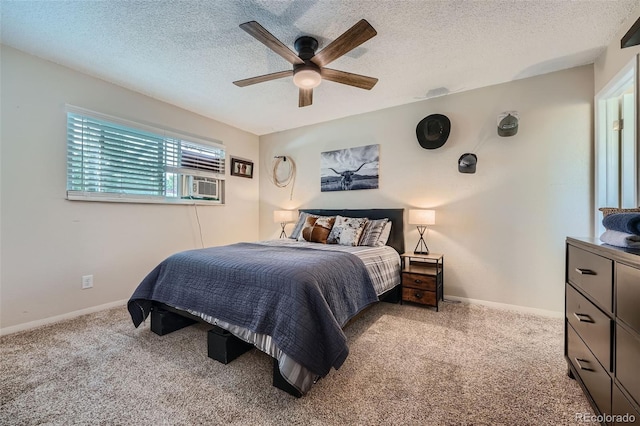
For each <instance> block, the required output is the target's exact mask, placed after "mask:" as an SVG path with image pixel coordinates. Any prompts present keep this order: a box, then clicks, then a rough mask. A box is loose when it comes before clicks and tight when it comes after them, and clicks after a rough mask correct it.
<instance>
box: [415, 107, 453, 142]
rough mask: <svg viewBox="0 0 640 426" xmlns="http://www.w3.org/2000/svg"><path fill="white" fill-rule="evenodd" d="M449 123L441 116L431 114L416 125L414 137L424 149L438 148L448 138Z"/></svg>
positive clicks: (446, 118) (447, 119)
mask: <svg viewBox="0 0 640 426" xmlns="http://www.w3.org/2000/svg"><path fill="white" fill-rule="evenodd" d="M449 133H451V121H450V120H449V118H448V117H447V116H445V115H442V114H431V115H429V116H427V117H425V118H423V119H422V120H420V122H419V123H418V126H417V127H416V137H417V138H418V143H419V144H420V146H421V147H423V148H424V149H436V148H440V147H441V146H442V145H444V143H445V142H446V141H447V138H449Z"/></svg>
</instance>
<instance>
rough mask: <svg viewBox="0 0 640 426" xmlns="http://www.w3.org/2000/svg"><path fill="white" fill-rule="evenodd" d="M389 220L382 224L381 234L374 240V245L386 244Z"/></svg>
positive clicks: (389, 233) (389, 228)
mask: <svg viewBox="0 0 640 426" xmlns="http://www.w3.org/2000/svg"><path fill="white" fill-rule="evenodd" d="M391 225H392V223H391V221H388V222H387V223H385V224H384V229H383V230H382V234H380V238H378V241H377V242H376V244H375V245H376V247H381V246H386V245H387V241H389V235H391Z"/></svg>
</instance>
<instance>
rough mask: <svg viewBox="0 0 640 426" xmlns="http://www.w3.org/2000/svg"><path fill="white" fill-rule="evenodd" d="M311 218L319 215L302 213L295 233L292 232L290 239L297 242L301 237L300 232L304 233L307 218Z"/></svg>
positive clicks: (294, 228) (294, 229)
mask: <svg viewBox="0 0 640 426" xmlns="http://www.w3.org/2000/svg"><path fill="white" fill-rule="evenodd" d="M309 216H313V217H318V216H317V215H311V214H309V213H305V212H300V215H299V216H298V221H297V222H296V225H295V226H294V227H293V231H291V235H289V238H292V239H294V240H297V239H298V237H300V232H302V228H303V227H304V224H305V223H306V220H307V217H309Z"/></svg>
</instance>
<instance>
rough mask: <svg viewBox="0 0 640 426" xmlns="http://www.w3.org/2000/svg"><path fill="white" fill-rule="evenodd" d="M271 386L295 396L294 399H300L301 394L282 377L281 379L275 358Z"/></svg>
mask: <svg viewBox="0 0 640 426" xmlns="http://www.w3.org/2000/svg"><path fill="white" fill-rule="evenodd" d="M273 386H275V387H277V388H278V389H280V390H283V391H285V392H286V393H288V394H290V395H293V396H295V397H296V398H300V397H301V396H302V392H300V391H299V390H298V389H296V388H295V387H293V386H291V384H290V383H289V382H287V380H286V379H285V378H284V377H282V374H281V373H280V366H279V365H278V360H277V359H275V358H274V359H273Z"/></svg>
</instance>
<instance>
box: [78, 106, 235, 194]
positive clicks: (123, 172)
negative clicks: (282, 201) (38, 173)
mask: <svg viewBox="0 0 640 426" xmlns="http://www.w3.org/2000/svg"><path fill="white" fill-rule="evenodd" d="M141 127H147V126H141ZM190 172H194V174H198V175H209V176H212V177H215V178H221V177H223V176H224V172H225V151H224V149H222V148H219V147H214V146H209V145H204V144H198V143H195V142H192V141H189V140H184V139H182V138H178V137H175V134H171V136H169V135H168V132H164V131H162V130H159V132H158V133H154V132H152V131H147V130H142V129H137V128H135V127H130V126H126V125H123V124H120V123H113V122H109V121H105V120H103V119H100V118H96V117H91V116H88V115H86V114H78V113H75V112H68V113H67V191H68V193H69V192H71V193H75V194H76V195H77V194H80V193H82V194H85V195H86V194H96V195H98V194H100V193H104V194H119V195H122V194H129V195H134V196H136V195H137V196H143V197H148V196H151V197H162V198H167V197H169V198H172V197H173V198H175V197H179V195H180V194H178V193H177V192H176V191H175V182H176V180H175V179H176V176H177V175H186V174H189V173H190Z"/></svg>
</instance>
